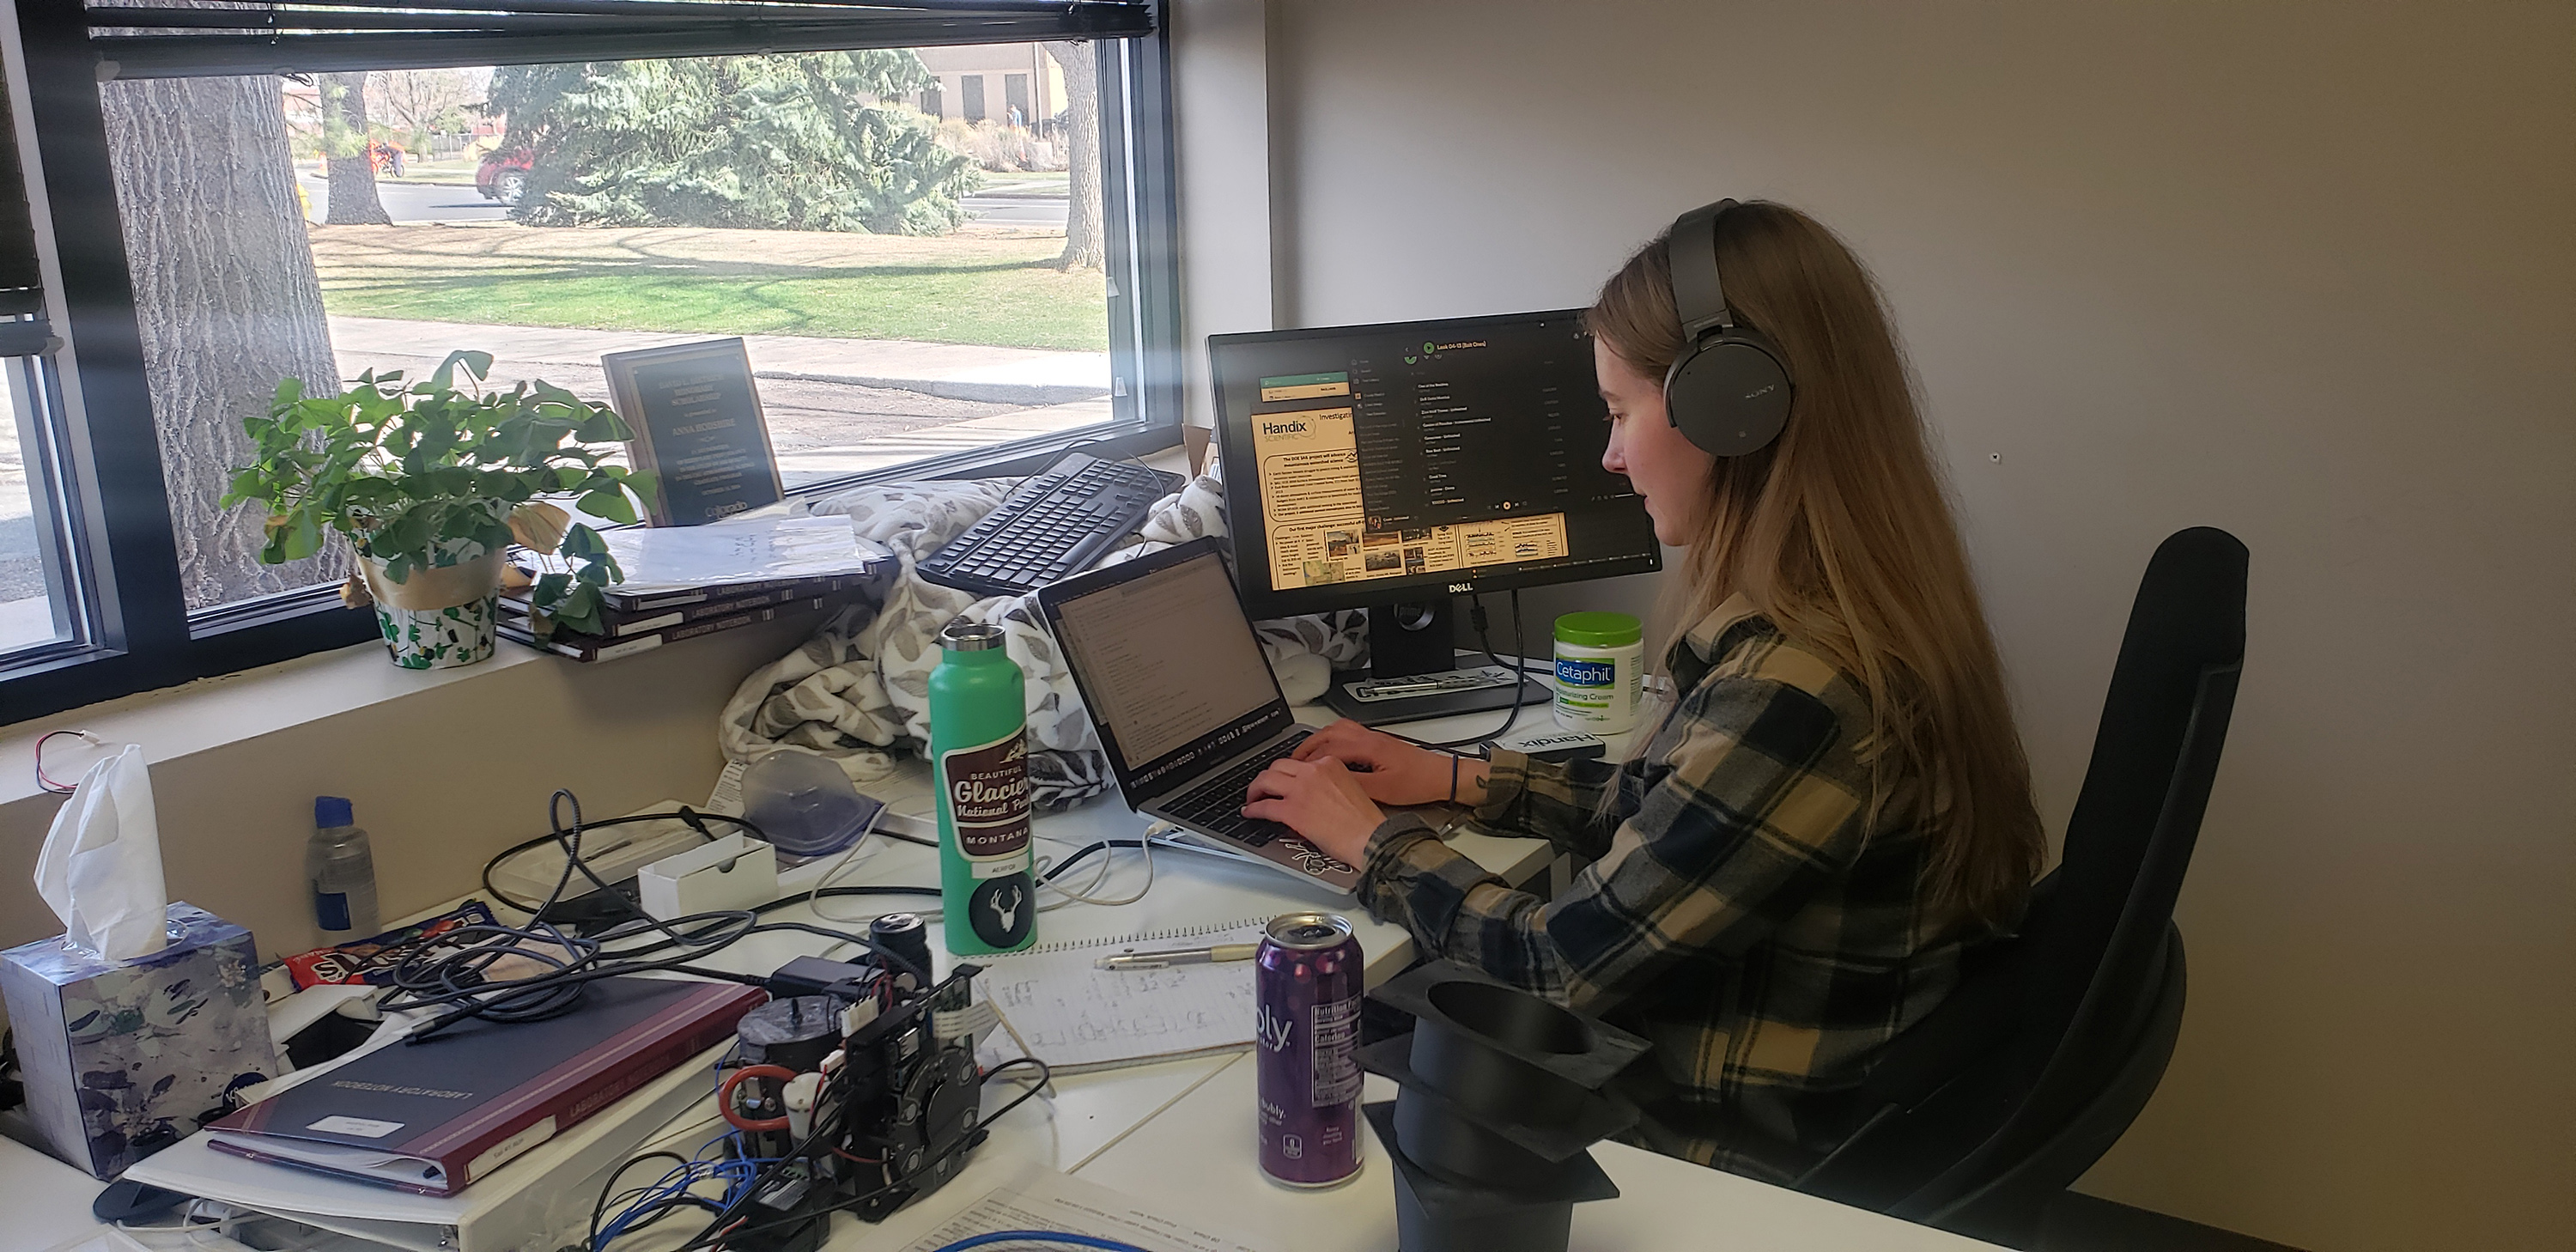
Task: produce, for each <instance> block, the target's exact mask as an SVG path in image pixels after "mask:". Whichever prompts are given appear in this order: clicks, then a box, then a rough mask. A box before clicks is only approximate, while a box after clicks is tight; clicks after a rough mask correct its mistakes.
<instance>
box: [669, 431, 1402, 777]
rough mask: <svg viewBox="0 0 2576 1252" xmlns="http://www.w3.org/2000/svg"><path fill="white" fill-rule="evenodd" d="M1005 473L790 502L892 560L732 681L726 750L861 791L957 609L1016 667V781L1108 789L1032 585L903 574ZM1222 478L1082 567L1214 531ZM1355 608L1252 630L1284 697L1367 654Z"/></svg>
mask: <svg viewBox="0 0 2576 1252" xmlns="http://www.w3.org/2000/svg"><path fill="white" fill-rule="evenodd" d="M1015 482H1016V480H1011V479H984V480H969V481H938V482H914V483H881V484H875V485H872V486H866V487H856V488H852V489H850V490H848V491H844V492H839V493H836V494H833V495H829V496H822V497H819V498H816V499H814V500H811V501H807V502H801V503H800V504H798V505H797V507H796V512H797V513H798V514H799V515H815V516H821V515H840V516H845V517H847V518H849V519H850V524H851V526H852V527H853V528H855V529H856V530H857V531H858V533H859V534H860V535H861V536H862V537H864V538H867V539H869V540H872V541H874V542H876V543H878V544H881V545H883V546H884V547H885V548H886V549H887V550H889V551H891V552H893V553H894V554H895V557H896V558H897V560H898V561H899V562H900V563H901V565H900V569H899V570H898V572H897V573H896V575H895V577H894V579H893V581H892V582H891V584H889V585H888V586H887V588H886V589H885V591H884V593H883V595H882V596H881V597H877V596H871V597H869V598H867V599H865V600H862V601H861V602H859V603H855V604H852V605H850V606H849V607H848V608H845V609H843V610H841V611H840V612H839V613H837V614H835V615H834V616H833V617H832V618H831V619H829V620H827V621H826V622H824V623H823V625H822V628H821V629H819V630H817V631H815V633H814V636H813V637H812V638H810V639H808V640H806V641H805V643H804V644H803V645H802V646H800V647H798V648H797V649H796V650H795V651H794V652H791V653H789V654H787V655H786V656H785V657H782V658H780V659H779V660H777V661H774V662H772V663H770V664H769V665H766V666H763V667H762V668H761V669H759V670H757V671H755V672H754V673H753V674H752V675H751V677H749V678H746V679H744V680H743V683H742V686H741V687H740V688H739V689H737V690H736V691H735V692H734V696H733V699H732V700H730V701H728V702H727V703H726V705H725V709H724V713H723V716H722V718H721V720H720V722H719V724H718V727H717V735H718V739H719V741H720V742H721V744H722V746H723V748H724V751H725V755H726V756H727V757H728V758H730V759H732V760H735V761H749V760H751V759H752V758H754V757H757V756H761V755H764V754H766V753H769V752H775V751H779V750H782V749H784V750H790V751H806V752H813V753H816V754H819V755H822V756H825V757H828V758H830V759H831V760H833V761H834V762H835V763H837V764H838V765H840V767H841V769H842V771H843V772H844V773H847V774H848V775H849V776H850V778H851V780H852V781H853V782H856V783H858V784H859V785H860V788H861V790H865V789H866V787H867V784H868V783H870V782H873V781H876V780H879V779H883V778H885V777H887V776H888V775H890V774H892V773H893V772H894V771H895V769H896V767H897V766H896V761H897V757H898V755H909V756H915V757H925V756H927V754H928V750H929V742H930V699H929V684H930V671H931V669H932V667H934V666H936V665H938V664H939V644H938V642H937V640H938V635H939V631H940V629H941V628H942V627H944V626H946V625H947V624H948V623H949V622H950V621H952V620H955V619H957V618H959V617H964V618H967V619H968V620H971V621H976V622H985V623H991V624H995V625H999V626H1000V627H1002V629H1003V633H1004V635H1005V636H1006V639H1005V643H1004V647H1005V649H1006V650H1007V651H1008V652H1009V653H1010V657H1011V659H1012V660H1013V661H1016V662H1018V663H1019V666H1020V671H1021V672H1022V673H1024V674H1026V675H1027V676H1028V704H1029V781H1030V783H1031V784H1032V785H1033V786H1034V788H1035V791H1036V801H1037V803H1038V804H1040V805H1042V806H1045V807H1048V808H1057V807H1062V806H1064V805H1067V804H1072V803H1075V802H1077V801H1080V800H1084V799H1087V798H1089V797H1091V796H1095V795H1098V794H1100V793H1101V792H1103V791H1106V790H1109V789H1110V788H1112V787H1114V786H1115V785H1116V783H1117V780H1116V779H1115V778H1114V777H1112V776H1111V774H1110V772H1109V761H1108V757H1107V756H1106V755H1105V754H1104V753H1103V752H1102V751H1101V750H1100V739H1099V736H1098V735H1097V734H1095V733H1094V732H1093V730H1092V726H1091V716H1090V714H1089V713H1087V712H1085V711H1084V709H1083V707H1082V696H1081V694H1080V693H1079V692H1077V691H1076V690H1075V689H1074V684H1073V676H1072V675H1071V674H1070V673H1068V672H1067V671H1066V670H1065V667H1064V661H1063V659H1062V658H1061V656H1060V655H1059V654H1058V653H1057V651H1056V646H1055V640H1054V639H1053V638H1052V637H1050V636H1049V635H1048V634H1047V630H1046V626H1045V623H1044V621H1043V619H1042V618H1041V617H1040V615H1039V613H1038V608H1037V602H1036V598H1035V597H1034V596H995V597H990V598H985V599H978V598H976V597H975V596H974V595H973V594H972V593H969V592H964V591H958V590H955V589H953V588H949V587H942V586H940V585H938V584H937V583H932V582H927V581H925V580H923V579H922V578H921V577H920V576H919V575H918V574H917V573H915V572H914V568H913V567H914V563H915V561H916V560H918V559H920V558H923V557H927V556H929V555H931V554H933V553H935V552H937V551H939V549H940V548H941V547H942V546H944V545H946V544H947V542H948V541H949V540H950V539H952V538H954V537H956V536H957V535H958V534H959V533H961V532H963V531H964V530H965V529H966V528H967V527H969V526H972V525H974V524H975V523H976V522H977V521H979V520H981V519H982V518H983V516H984V515H985V514H986V513H988V512H991V511H992V509H993V507H994V506H995V505H997V504H999V503H1001V501H1002V498H1003V497H1004V496H1006V495H1008V494H1010V490H1011V487H1012V486H1013V485H1014V484H1015ZM1224 499H1225V496H1224V488H1223V485H1222V484H1221V483H1219V482H1218V481H1217V480H1216V479H1215V478H1213V477H1200V478H1196V479H1193V480H1191V481H1190V482H1188V483H1187V484H1185V485H1184V486H1183V487H1182V488H1181V490H1180V491H1179V492H1178V493H1176V494H1173V495H1170V496H1166V497H1164V498H1163V499H1162V500H1160V501H1158V502H1156V504H1155V505H1154V508H1153V511H1152V512H1151V513H1150V514H1148V515H1147V517H1146V519H1145V524H1144V525H1143V526H1142V527H1141V528H1139V530H1138V532H1137V535H1136V539H1137V542H1135V543H1132V544H1130V545H1128V546H1126V547H1122V548H1119V549H1116V550H1114V551H1112V552H1110V553H1109V554H1108V555H1107V556H1104V557H1102V558H1101V559H1100V560H1099V561H1098V562H1097V563H1095V565H1094V568H1098V567H1100V566H1106V565H1115V564H1117V563H1119V562H1121V561H1126V560H1131V559H1133V558H1135V557H1137V556H1140V555H1143V554H1144V553H1147V552H1152V551H1155V550H1157V549H1161V548H1167V547H1170V546H1171V545H1173V544H1176V543H1183V542H1186V541H1188V540H1191V539H1195V538H1197V537H1199V536H1201V535H1220V536H1221V535H1223V534H1225V533H1226V531H1225V509H1224ZM1366 627H1367V615H1366V614H1363V613H1359V612H1343V613H1334V614H1330V615H1328V616H1323V617H1299V618H1290V619H1287V620H1284V621H1277V622H1262V623H1259V624H1258V625H1257V627H1256V629H1257V630H1258V632H1259V634H1260V636H1261V643H1262V647H1263V650H1264V651H1265V652H1267V653H1268V655H1269V658H1270V664H1271V668H1272V670H1273V671H1274V672H1275V673H1277V674H1278V675H1279V677H1280V686H1281V688H1282V689H1283V690H1284V691H1285V692H1286V693H1287V695H1288V698H1289V700H1290V702H1291V703H1297V702H1302V701H1308V700H1313V699H1315V698H1316V697H1318V696H1320V695H1322V694H1323V691H1324V687H1325V684H1326V682H1327V681H1328V680H1329V678H1330V675H1331V671H1332V670H1334V669H1337V668H1341V669H1347V668H1351V667H1354V666H1358V665H1362V664H1365V663H1366V661H1367V647H1368V631H1367V629H1366Z"/></svg>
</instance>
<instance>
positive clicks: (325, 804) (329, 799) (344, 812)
mask: <svg viewBox="0 0 2576 1252" xmlns="http://www.w3.org/2000/svg"><path fill="white" fill-rule="evenodd" d="M356 824H357V818H356V817H355V816H353V815H352V814H351V811H350V809H349V802H348V801H346V800H343V799H341V798H340V797H338V796H315V797H313V825H314V826H315V827H317V828H319V829H322V830H329V829H330V828H332V827H334V826H354V825H356Z"/></svg>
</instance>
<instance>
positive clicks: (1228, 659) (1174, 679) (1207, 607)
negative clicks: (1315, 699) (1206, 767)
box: [1054, 548, 1285, 785]
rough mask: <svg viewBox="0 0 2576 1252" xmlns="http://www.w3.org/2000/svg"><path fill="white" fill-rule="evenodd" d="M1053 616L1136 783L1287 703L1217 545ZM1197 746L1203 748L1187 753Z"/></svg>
mask: <svg viewBox="0 0 2576 1252" xmlns="http://www.w3.org/2000/svg"><path fill="white" fill-rule="evenodd" d="M1054 613H1055V618H1056V623H1055V624H1056V631H1057V637H1058V639H1059V641H1060V642H1061V643H1063V645H1064V647H1065V650H1066V651H1067V653H1068V654H1069V660H1070V661H1071V662H1072V664H1073V666H1074V667H1075V669H1076V671H1077V673H1078V675H1079V677H1080V678H1081V679H1082V691H1083V699H1084V700H1085V701H1086V702H1087V703H1088V704H1089V705H1090V708H1091V717H1092V721H1093V723H1094V724H1096V725H1097V726H1098V727H1099V728H1100V732H1101V739H1102V742H1103V746H1105V747H1106V748H1107V749H1108V751H1109V752H1110V754H1111V755H1112V756H1114V757H1116V758H1118V759H1117V761H1116V762H1115V764H1116V765H1117V766H1118V767H1119V769H1120V771H1121V772H1122V773H1125V774H1130V775H1135V776H1136V777H1133V778H1132V781H1133V782H1135V783H1136V784H1139V785H1142V784H1145V783H1148V782H1151V781H1152V780H1153V779H1154V778H1158V777H1161V776H1163V775H1165V774H1167V773H1169V772H1170V771H1171V769H1172V768H1175V767H1178V766H1182V765H1188V764H1194V763H1197V762H1200V761H1202V760H1207V759H1210V754H1211V753H1212V752H1217V751H1222V750H1223V749H1225V748H1226V747H1228V746H1230V745H1231V744H1233V743H1234V742H1235V739H1236V737H1235V736H1229V735H1224V734H1223V732H1226V731H1227V730H1229V729H1231V728H1238V727H1240V728H1242V729H1245V730H1249V729H1250V728H1251V724H1252V723H1254V721H1255V719H1256V718H1257V717H1258V716H1259V715H1260V714H1261V713H1263V712H1264V710H1265V709H1267V708H1269V707H1270V706H1273V705H1278V704H1280V703H1281V702H1280V698H1279V688H1278V685H1277V684H1276V683H1275V682H1274V681H1273V680H1272V679H1271V676H1270V666H1269V662H1268V661H1267V660H1266V659H1264V657H1263V656H1262V652H1261V644H1260V642H1259V641H1258V640H1257V639H1255V638H1254V636H1253V633H1252V626H1251V623H1250V622H1248V621H1246V620H1245V619H1244V616H1243V610H1242V608H1241V607H1240V606H1239V605H1237V604H1236V602H1235V598H1234V584H1233V582H1232V581H1231V580H1230V579H1228V578H1227V577H1226V573H1225V564H1224V561H1223V559H1222V558H1221V557H1219V556H1218V555H1217V553H1216V552H1215V551H1214V550H1213V549H1212V548H1211V549H1210V550H1208V551H1206V552H1204V553H1203V554H1202V555H1200V556H1198V557H1195V558H1192V559H1188V560H1184V561H1181V562H1180V563H1178V564H1174V565H1171V566H1169V567H1168V568H1163V569H1157V570H1153V571H1152V572H1149V573H1145V574H1143V575H1141V576H1138V577H1135V578H1130V579H1126V580H1123V581H1118V582H1113V583H1110V584H1108V585H1106V586H1103V587H1101V588H1099V589H1098V590H1093V591H1087V592H1085V593H1083V594H1080V595H1076V596H1073V597H1071V598H1068V599H1066V600H1064V601H1062V602H1061V603H1059V604H1057V605H1056V606H1055V608H1054ZM1281 711H1282V712H1284V711H1285V709H1284V706H1282V708H1281ZM1194 745H1195V746H1201V747H1203V748H1204V749H1206V750H1205V751H1200V752H1189V751H1187V749H1190V748H1192V747H1193V746H1194Z"/></svg>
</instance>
